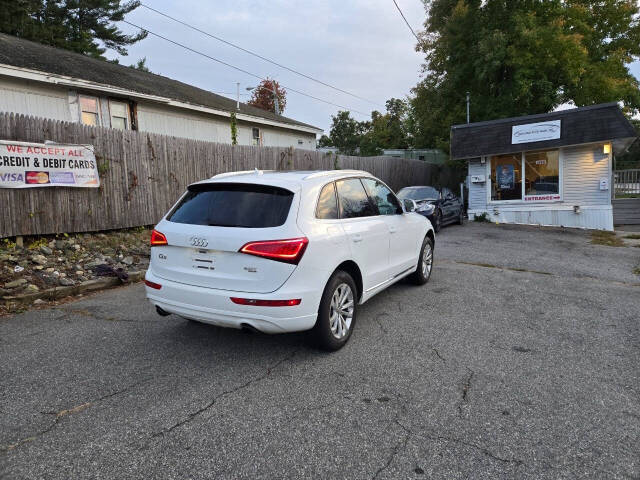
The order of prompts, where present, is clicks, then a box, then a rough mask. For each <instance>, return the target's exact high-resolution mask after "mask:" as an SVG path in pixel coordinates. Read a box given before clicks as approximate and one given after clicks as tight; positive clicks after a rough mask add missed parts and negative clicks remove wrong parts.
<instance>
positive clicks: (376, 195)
mask: <svg viewBox="0 0 640 480" xmlns="http://www.w3.org/2000/svg"><path fill="white" fill-rule="evenodd" d="M362 184H363V185H364V188H365V189H366V190H367V193H368V194H369V198H370V199H371V200H372V201H373V203H374V204H375V205H376V206H377V207H378V212H380V215H396V214H398V213H402V207H401V206H400V202H398V199H397V198H396V196H395V195H394V194H393V192H392V191H391V190H389V188H388V187H387V186H386V185H385V184H384V183H382V182H379V181H378V180H374V179H373V178H363V179H362Z"/></svg>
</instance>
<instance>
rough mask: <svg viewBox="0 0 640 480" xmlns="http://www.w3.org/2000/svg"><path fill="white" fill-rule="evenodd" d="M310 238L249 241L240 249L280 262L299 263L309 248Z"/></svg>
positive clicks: (243, 251)
mask: <svg viewBox="0 0 640 480" xmlns="http://www.w3.org/2000/svg"><path fill="white" fill-rule="evenodd" d="M308 244H309V239H307V238H306V237H301V238H289V239H286V240H266V241H261V242H249V243H247V244H245V245H244V246H243V247H242V248H241V249H240V250H239V251H240V253H246V254H248V255H255V256H256V257H263V258H268V259H270V260H276V261H278V262H285V263H292V264H293V265H297V264H298V263H299V262H300V259H301V258H302V255H304V251H305V250H306V249H307V245H308Z"/></svg>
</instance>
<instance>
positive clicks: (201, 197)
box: [167, 183, 293, 228]
mask: <svg viewBox="0 0 640 480" xmlns="http://www.w3.org/2000/svg"><path fill="white" fill-rule="evenodd" d="M292 200H293V193H292V192H290V191H289V190H285V189H284V188H279V187H273V186H269V185H252V184H244V183H213V184H212V183H209V184H200V185H192V186H190V187H189V191H188V193H187V194H186V195H185V197H184V198H183V199H182V200H181V201H180V203H179V204H178V205H177V206H176V207H175V208H174V209H173V211H172V212H171V213H170V214H169V216H168V217H167V220H169V221H170V222H175V223H188V224H190V225H209V226H212V227H242V228H269V227H278V226H280V225H283V224H284V222H285V221H286V220H287V215H288V214H289V208H290V207H291V201H292Z"/></svg>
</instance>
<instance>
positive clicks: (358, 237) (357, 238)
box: [351, 233, 362, 243]
mask: <svg viewBox="0 0 640 480" xmlns="http://www.w3.org/2000/svg"><path fill="white" fill-rule="evenodd" d="M351 238H352V239H353V243H359V242H361V241H362V235H360V234H359V233H355V234H353V235H352V237H351Z"/></svg>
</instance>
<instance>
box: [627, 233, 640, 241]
mask: <svg viewBox="0 0 640 480" xmlns="http://www.w3.org/2000/svg"><path fill="white" fill-rule="evenodd" d="M624 238H628V239H629V240H640V233H632V234H631V235H626V236H625V237H624Z"/></svg>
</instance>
